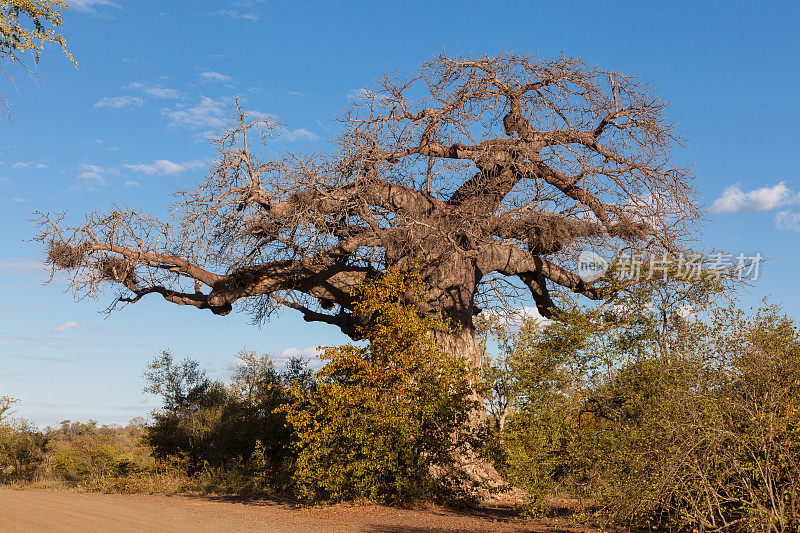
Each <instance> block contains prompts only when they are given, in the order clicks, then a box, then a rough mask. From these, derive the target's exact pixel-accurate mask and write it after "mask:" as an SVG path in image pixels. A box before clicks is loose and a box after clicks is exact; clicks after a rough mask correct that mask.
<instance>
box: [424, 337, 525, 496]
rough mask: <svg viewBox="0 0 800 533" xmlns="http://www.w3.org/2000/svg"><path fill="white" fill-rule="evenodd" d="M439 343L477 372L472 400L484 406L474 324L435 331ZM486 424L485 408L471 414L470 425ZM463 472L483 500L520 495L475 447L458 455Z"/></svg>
mask: <svg viewBox="0 0 800 533" xmlns="http://www.w3.org/2000/svg"><path fill="white" fill-rule="evenodd" d="M432 336H433V338H434V340H435V342H436V344H437V345H438V346H439V347H440V348H441V349H442V350H443V351H445V352H447V353H448V354H450V355H453V356H456V357H460V358H462V359H464V361H465V362H466V364H467V369H468V370H472V371H474V375H473V376H472V377H471V378H470V379H471V381H472V396H471V399H472V400H477V401H478V402H479V406H482V403H483V398H482V396H481V394H480V392H479V390H478V387H477V385H478V383H477V381H478V380H479V379H480V372H481V369H482V367H483V354H482V353H481V350H480V348H479V346H478V337H477V333H476V332H475V329H474V328H473V327H463V328H461V329H460V330H458V331H455V332H441V331H436V332H433V333H432ZM485 423H486V413H485V411H484V410H483V409H482V408H480V407H479V408H478V409H475V410H473V411H472V412H471V413H470V417H469V421H468V424H469V426H470V427H471V428H472V429H475V430H477V429H478V428H480V427H481V426H482V425H483V424H485ZM458 460H459V462H460V463H461V467H462V468H463V470H464V472H465V473H466V474H467V475H468V476H469V478H470V480H471V481H473V482H477V484H478V487H477V488H476V489H475V493H476V494H475V495H476V496H477V497H479V498H480V499H481V500H493V499H499V500H504V499H508V498H510V499H512V500H514V501H516V500H517V499H519V498H520V495H521V493H520V491H519V489H515V488H514V487H511V486H510V485H509V484H508V483H506V481H505V480H504V479H503V477H502V476H501V475H500V473H499V472H498V471H497V470H496V469H495V467H494V465H492V464H491V463H490V462H489V461H487V460H486V459H484V458H482V457H481V456H480V455H479V453H477V451H476V450H469V451H468V452H467V453H464V454H462V455H461V456H460V457H459V458H458Z"/></svg>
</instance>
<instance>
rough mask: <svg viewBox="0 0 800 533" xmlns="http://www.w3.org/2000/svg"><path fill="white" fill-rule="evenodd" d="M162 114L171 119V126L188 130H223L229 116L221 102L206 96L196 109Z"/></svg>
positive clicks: (174, 110)
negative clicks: (208, 128) (209, 128)
mask: <svg viewBox="0 0 800 533" xmlns="http://www.w3.org/2000/svg"><path fill="white" fill-rule="evenodd" d="M162 113H163V114H165V115H166V116H167V117H169V119H170V120H171V122H172V124H171V125H173V126H182V127H186V128H207V127H211V128H221V127H223V126H224V125H225V117H226V115H227V112H226V110H225V105H224V104H223V103H222V102H221V101H219V100H214V99H212V98H208V97H206V96H201V97H200V103H198V104H197V105H196V106H194V107H188V108H186V107H179V108H176V109H164V110H162Z"/></svg>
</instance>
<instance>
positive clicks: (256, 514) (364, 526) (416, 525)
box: [0, 489, 596, 533]
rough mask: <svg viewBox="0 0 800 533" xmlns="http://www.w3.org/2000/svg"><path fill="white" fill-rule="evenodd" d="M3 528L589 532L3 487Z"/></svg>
mask: <svg viewBox="0 0 800 533" xmlns="http://www.w3.org/2000/svg"><path fill="white" fill-rule="evenodd" d="M0 531H2V532H16V531H36V532H52V531H78V532H81V533H89V532H95V531H97V532H103V533H108V532H112V531H148V532H155V531H169V532H178V533H180V532H189V531H192V532H194V531H221V532H225V533H228V532H234V531H270V532H279V533H282V532H287V533H288V532H298V533H305V532H317V531H323V532H326V533H333V532H338V531H348V532H350V531H359V532H370V533H372V532H386V533H441V532H445V531H487V532H488V531H492V532H494V531H497V532H544V531H551V532H553V531H555V532H558V531H560V532H564V533H567V532H573V533H578V532H589V531H596V530H593V529H589V528H584V527H580V526H570V525H568V524H566V523H564V522H559V521H558V520H556V519H553V520H527V519H524V518H521V517H519V516H518V514H517V513H515V512H513V511H512V510H510V509H508V508H502V507H495V508H483V509H477V510H470V511H455V510H449V509H444V508H441V507H433V506H427V507H424V508H415V509H396V508H391V507H383V506H378V505H334V506H329V507H316V508H305V507H300V506H297V505H296V504H294V503H292V502H286V501H277V500H252V499H242V498H221V497H210V496H163V495H143V494H97V493H75V492H46V491H38V490H24V491H20V490H9V489H0Z"/></svg>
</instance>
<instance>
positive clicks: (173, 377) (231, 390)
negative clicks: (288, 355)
mask: <svg viewBox="0 0 800 533" xmlns="http://www.w3.org/2000/svg"><path fill="white" fill-rule="evenodd" d="M145 377H146V379H147V380H148V382H149V386H148V387H147V388H146V389H145V390H146V391H148V392H152V393H156V394H160V395H161V396H162V398H163V401H164V406H163V408H162V409H161V410H159V411H156V412H155V413H153V418H154V422H153V424H152V425H151V426H149V427H148V428H147V431H146V436H145V440H146V442H147V443H148V445H149V446H151V447H152V450H153V454H154V456H155V457H156V458H158V459H159V460H162V461H164V460H170V459H171V460H173V461H178V462H179V463H180V464H182V465H184V467H185V468H186V471H187V473H188V474H190V475H198V476H199V479H200V483H201V485H203V486H206V487H212V486H213V487H215V489H214V490H223V491H230V492H249V493H252V492H266V491H270V490H275V489H281V488H285V487H286V486H287V484H288V482H289V478H290V476H291V467H292V464H293V450H292V448H291V446H290V439H291V433H290V430H289V428H288V426H287V424H286V420H285V418H286V415H285V413H284V412H282V411H280V410H278V407H280V406H281V405H284V404H286V403H287V402H290V401H291V397H290V395H289V394H288V392H287V390H288V388H289V387H290V386H291V385H292V384H295V385H296V386H297V387H299V388H300V389H301V390H306V389H310V388H313V375H312V373H311V371H310V370H309V369H308V368H307V367H306V365H305V363H304V362H303V361H301V360H299V359H292V360H290V361H289V363H288V365H287V367H286V369H284V370H280V371H279V370H277V369H276V368H275V366H274V364H273V362H272V361H271V359H270V358H269V356H268V355H261V356H260V355H257V354H256V353H255V352H252V351H246V350H243V351H241V352H240V353H239V358H238V364H237V367H236V369H235V370H234V374H233V377H232V379H231V382H230V383H229V384H227V385H226V384H223V383H221V382H216V381H211V380H210V379H208V377H207V376H206V374H205V372H203V371H202V370H200V369H199V366H198V364H197V363H196V362H195V361H191V360H185V361H183V362H182V363H179V364H176V363H175V362H174V361H173V359H172V356H171V354H170V353H169V352H166V351H165V352H163V353H162V354H161V355H160V356H159V357H157V358H156V359H155V360H154V361H153V362H152V363H151V364H150V365H149V370H148V372H147V373H146V374H145Z"/></svg>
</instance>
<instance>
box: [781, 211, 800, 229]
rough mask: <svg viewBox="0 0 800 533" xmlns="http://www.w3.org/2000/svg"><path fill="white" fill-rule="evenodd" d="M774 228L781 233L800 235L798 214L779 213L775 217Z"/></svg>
mask: <svg viewBox="0 0 800 533" xmlns="http://www.w3.org/2000/svg"><path fill="white" fill-rule="evenodd" d="M775 227H777V228H778V229H779V230H783V231H795V232H797V233H800V212H794V211H781V212H780V213H778V214H777V215H775Z"/></svg>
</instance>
